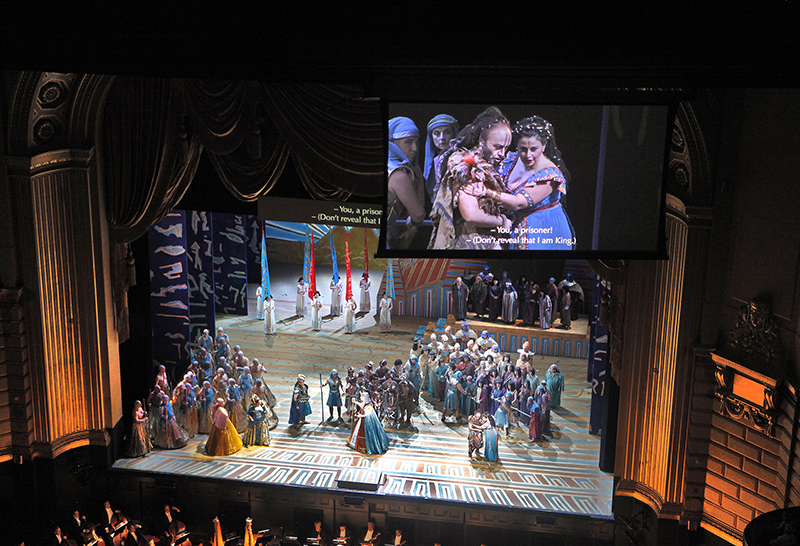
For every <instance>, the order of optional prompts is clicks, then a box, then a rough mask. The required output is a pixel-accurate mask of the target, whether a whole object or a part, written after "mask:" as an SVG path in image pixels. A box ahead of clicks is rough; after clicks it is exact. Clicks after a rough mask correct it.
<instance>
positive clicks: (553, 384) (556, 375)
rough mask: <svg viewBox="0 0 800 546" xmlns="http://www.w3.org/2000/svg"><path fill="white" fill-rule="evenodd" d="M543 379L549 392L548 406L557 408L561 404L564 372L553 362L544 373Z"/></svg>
mask: <svg viewBox="0 0 800 546" xmlns="http://www.w3.org/2000/svg"><path fill="white" fill-rule="evenodd" d="M554 368H555V369H554ZM544 380H545V382H546V383H547V390H548V391H549V392H550V407H551V408H557V407H558V406H560V405H561V393H562V392H563V391H564V374H563V373H561V370H559V369H558V366H556V365H555V364H553V365H552V366H550V369H549V370H547V373H546V374H544Z"/></svg>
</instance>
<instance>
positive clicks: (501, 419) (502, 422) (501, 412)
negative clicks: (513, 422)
mask: <svg viewBox="0 0 800 546" xmlns="http://www.w3.org/2000/svg"><path fill="white" fill-rule="evenodd" d="M513 398H514V396H513V395H512V394H511V393H510V392H507V393H506V395H505V398H504V402H505V404H503V403H501V404H500V405H499V406H498V407H497V411H495V412H494V420H495V422H496V423H497V426H498V427H503V428H505V427H507V426H508V425H509V420H508V408H506V405H507V406H509V407H510V406H511V400H513Z"/></svg>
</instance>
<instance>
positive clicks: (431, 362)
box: [126, 322, 564, 461]
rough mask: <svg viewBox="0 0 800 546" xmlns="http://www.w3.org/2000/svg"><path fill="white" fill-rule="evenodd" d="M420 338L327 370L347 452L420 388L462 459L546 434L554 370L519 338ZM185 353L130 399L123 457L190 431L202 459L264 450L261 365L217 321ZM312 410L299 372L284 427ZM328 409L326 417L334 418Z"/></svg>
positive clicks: (407, 418) (273, 421)
mask: <svg viewBox="0 0 800 546" xmlns="http://www.w3.org/2000/svg"><path fill="white" fill-rule="evenodd" d="M427 341H428V343H427V344H424V345H423V344H422V343H420V342H414V344H413V346H412V347H411V350H410V351H409V355H408V358H407V359H406V360H405V361H403V360H402V359H396V360H395V361H394V363H393V364H392V365H390V364H389V362H388V361H387V360H381V361H380V363H379V364H377V365H375V364H374V363H373V362H369V363H368V364H367V365H366V366H365V368H364V369H363V370H356V369H355V368H354V367H352V366H350V367H348V369H347V374H346V375H345V376H344V377H340V376H339V372H338V370H336V369H333V370H331V372H330V375H329V376H328V378H327V380H325V382H324V383H323V384H322V385H320V386H321V387H327V388H328V398H327V402H326V405H327V407H328V421H334V419H336V421H337V422H343V421H344V419H343V413H342V407H343V406H344V412H345V413H344V415H345V416H346V417H347V418H348V420H349V423H350V426H351V427H352V431H351V434H350V438H349V440H348V442H347V445H348V446H349V447H351V448H353V449H355V450H357V451H360V452H363V453H366V454H369V455H377V454H381V453H385V452H386V450H387V449H388V447H389V440H388V437H387V435H386V432H385V430H384V424H386V425H388V426H393V427H400V426H403V425H409V424H410V423H411V416H412V414H413V413H414V412H415V411H417V410H418V407H419V396H420V393H425V394H427V396H428V397H429V400H431V401H432V402H433V403H434V404H435V405H438V404H437V402H440V403H441V420H442V422H448V419H451V418H452V419H454V421H455V423H456V424H464V423H463V422H462V421H464V420H466V424H467V425H468V427H469V450H468V451H469V455H470V457H472V456H473V454H475V455H478V456H480V450H481V448H484V452H483V457H485V458H486V459H487V460H489V461H496V460H497V442H498V439H499V436H500V435H501V434H504V435H505V436H506V438H509V437H510V436H511V431H512V429H513V428H514V427H519V428H522V427H525V428H527V431H528V436H529V439H530V441H531V442H537V441H541V440H543V439H545V437H547V436H549V435H551V431H550V410H551V408H554V407H558V406H559V405H561V393H562V392H563V390H564V376H563V374H562V373H561V370H559V368H558V366H556V365H555V364H553V365H552V366H550V367H549V369H548V370H547V371H546V373H545V374H544V378H543V379H540V378H539V376H538V375H537V373H536V370H535V369H534V367H533V365H532V363H531V357H532V356H533V353H532V352H531V351H530V345H529V344H528V343H527V342H526V343H525V344H523V347H522V349H520V350H519V351H517V354H515V357H516V359H512V356H511V354H509V353H505V354H501V353H500V350H499V346H498V344H497V342H496V341H495V340H494V339H493V338H492V337H491V336H490V335H489V333H488V332H487V331H486V330H484V331H483V332H481V334H480V335H479V334H477V333H476V332H475V331H474V330H472V329H471V328H470V327H469V325H468V324H467V323H466V322H463V323H462V324H461V326H460V328H459V329H458V331H456V332H455V333H453V331H452V328H451V327H450V326H447V327H446V328H445V331H444V333H443V334H441V335H440V336H437V335H436V334H435V333H433V334H431V335H430V337H429V338H428V340H427ZM195 349H196V352H195V358H194V359H193V360H192V362H191V364H190V365H189V368H188V370H187V371H186V373H185V374H184V375H183V378H182V380H181V381H180V382H179V383H178V384H177V385H175V386H174V387H173V386H171V385H170V384H169V381H168V378H167V373H166V369H165V368H164V366H160V367H159V371H158V375H157V376H156V382H155V385H154V387H153V389H152V391H151V392H150V395H149V396H148V397H147V399H146V403H147V407H146V408H145V406H144V404H143V403H142V402H140V401H136V402H135V404H134V409H133V430H132V432H131V434H130V436H129V440H128V445H127V447H126V455H127V456H130V457H139V456H143V455H146V454H147V453H148V452H149V451H150V449H151V446H152V445H155V446H157V447H160V448H163V449H175V448H180V447H183V446H184V445H186V443H187V441H188V439H189V438H190V437H193V436H195V435H196V434H198V433H200V434H208V440H207V441H206V444H205V451H206V453H207V454H209V455H229V454H231V453H234V452H236V451H238V450H239V449H241V448H242V447H243V446H254V445H257V446H266V445H269V443H270V433H269V431H270V429H272V428H275V427H276V426H277V424H278V417H277V415H276V413H275V411H274V409H273V408H274V406H275V402H276V400H275V396H274V395H273V394H272V392H271V390H270V389H269V387H268V386H267V384H266V377H265V372H266V369H265V368H264V366H263V365H262V364H261V363H260V362H259V361H258V359H256V358H253V359H249V358H247V357H246V356H245V355H244V352H243V351H242V350H241V348H240V347H239V346H234V347H233V348H231V346H230V341H229V339H228V336H227V334H225V333H224V331H223V329H222V327H220V328H219V329H218V331H217V335H216V336H215V337H214V338H212V337H211V336H210V335H209V333H208V330H204V331H203V333H202V335H201V336H200V338H199V339H198V341H197V344H196V346H195ZM311 413H312V408H311V399H310V395H309V387H308V385H307V384H306V377H305V375H303V374H300V375H298V377H297V380H296V382H295V385H294V388H293V390H292V398H291V403H290V408H289V426H290V427H293V428H297V429H299V428H300V427H302V426H303V425H304V424H307V423H308V421H307V418H308V416H309V415H311ZM334 413H335V416H336V417H335V418H334Z"/></svg>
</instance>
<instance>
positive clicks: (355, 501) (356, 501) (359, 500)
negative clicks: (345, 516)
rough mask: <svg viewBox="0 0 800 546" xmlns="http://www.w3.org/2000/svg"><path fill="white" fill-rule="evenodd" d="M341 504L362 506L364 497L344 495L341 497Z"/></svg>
mask: <svg viewBox="0 0 800 546" xmlns="http://www.w3.org/2000/svg"><path fill="white" fill-rule="evenodd" d="M342 504H344V505H346V506H364V497H355V496H353V495H345V496H344V498H343V499H342Z"/></svg>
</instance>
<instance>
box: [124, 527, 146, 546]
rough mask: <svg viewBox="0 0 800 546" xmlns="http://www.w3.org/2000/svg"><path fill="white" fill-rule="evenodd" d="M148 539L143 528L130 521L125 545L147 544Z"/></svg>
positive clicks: (137, 545) (140, 545) (139, 545)
mask: <svg viewBox="0 0 800 546" xmlns="http://www.w3.org/2000/svg"><path fill="white" fill-rule="evenodd" d="M147 544H148V541H147V539H146V538H145V536H144V535H143V534H142V529H141V528H140V527H139V526H138V525H134V524H133V523H128V536H127V539H126V541H125V546H147Z"/></svg>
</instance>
